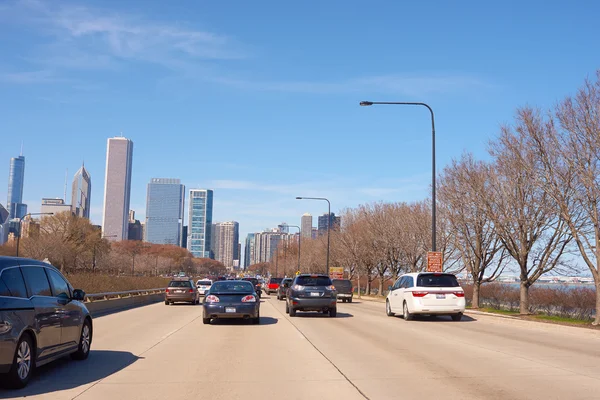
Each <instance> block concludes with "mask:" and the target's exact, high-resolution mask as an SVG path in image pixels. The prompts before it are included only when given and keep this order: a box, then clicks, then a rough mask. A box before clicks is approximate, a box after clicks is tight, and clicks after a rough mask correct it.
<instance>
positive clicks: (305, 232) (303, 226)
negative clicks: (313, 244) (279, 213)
mask: <svg viewBox="0 0 600 400" xmlns="http://www.w3.org/2000/svg"><path fill="white" fill-rule="evenodd" d="M312 219H313V218H312V215H310V214H309V213H306V214H304V215H302V218H301V219H300V231H301V232H302V237H303V238H308V239H310V238H311V237H312Z"/></svg>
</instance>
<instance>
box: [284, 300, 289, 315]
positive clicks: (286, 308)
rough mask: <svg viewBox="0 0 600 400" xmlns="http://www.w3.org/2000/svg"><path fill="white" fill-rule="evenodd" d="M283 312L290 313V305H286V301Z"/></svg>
mask: <svg viewBox="0 0 600 400" xmlns="http://www.w3.org/2000/svg"><path fill="white" fill-rule="evenodd" d="M285 313H286V314H289V313H290V306H289V305H288V303H287V301H286V302H285Z"/></svg>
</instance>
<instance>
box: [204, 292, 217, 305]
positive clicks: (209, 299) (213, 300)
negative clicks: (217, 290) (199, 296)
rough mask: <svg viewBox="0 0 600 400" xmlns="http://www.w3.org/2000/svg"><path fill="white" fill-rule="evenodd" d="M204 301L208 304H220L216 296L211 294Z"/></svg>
mask: <svg viewBox="0 0 600 400" xmlns="http://www.w3.org/2000/svg"><path fill="white" fill-rule="evenodd" d="M204 301H206V302H207V303H218V302H219V298H218V297H217V296H215V295H214V294H211V295H210V296H206V299H204Z"/></svg>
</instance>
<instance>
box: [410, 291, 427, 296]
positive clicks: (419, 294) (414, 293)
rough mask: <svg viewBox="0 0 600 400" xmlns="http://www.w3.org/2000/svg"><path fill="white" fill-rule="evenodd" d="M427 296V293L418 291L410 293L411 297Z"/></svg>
mask: <svg viewBox="0 0 600 400" xmlns="http://www.w3.org/2000/svg"><path fill="white" fill-rule="evenodd" d="M428 294H429V292H420V291H414V292H412V295H413V297H425V296H427V295H428Z"/></svg>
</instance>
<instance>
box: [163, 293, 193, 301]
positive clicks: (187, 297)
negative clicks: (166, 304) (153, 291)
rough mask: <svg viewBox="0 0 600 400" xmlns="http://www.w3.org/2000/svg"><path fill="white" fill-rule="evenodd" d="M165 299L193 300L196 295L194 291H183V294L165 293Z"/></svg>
mask: <svg viewBox="0 0 600 400" xmlns="http://www.w3.org/2000/svg"><path fill="white" fill-rule="evenodd" d="M165 300H166V301H195V300H196V295H195V294H194V293H183V294H179V293H174V294H170V293H169V294H166V295H165Z"/></svg>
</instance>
